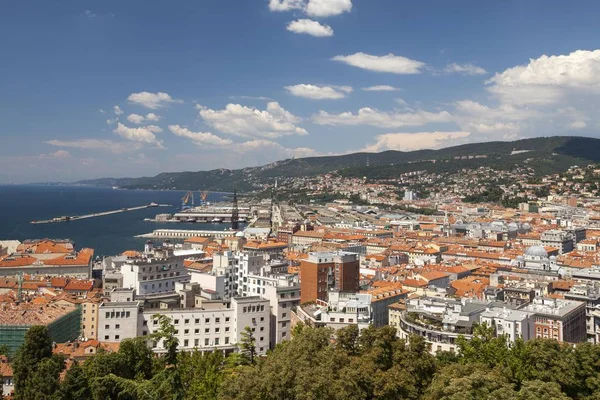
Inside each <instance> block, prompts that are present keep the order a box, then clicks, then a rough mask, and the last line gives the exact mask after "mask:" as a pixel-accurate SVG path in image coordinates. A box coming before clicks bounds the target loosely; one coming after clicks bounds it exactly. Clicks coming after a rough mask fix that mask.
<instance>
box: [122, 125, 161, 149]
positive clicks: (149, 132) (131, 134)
mask: <svg viewBox="0 0 600 400" xmlns="http://www.w3.org/2000/svg"><path fill="white" fill-rule="evenodd" d="M113 132H114V133H116V134H117V135H119V136H121V137H122V138H124V139H127V140H130V141H132V142H140V143H149V144H154V145H156V147H162V143H161V142H160V141H158V140H157V139H156V136H155V135H154V134H155V133H159V132H162V129H161V128H159V127H158V126H154V125H149V126H140V127H138V128H130V127H127V126H125V125H123V124H122V123H120V122H119V123H118V124H117V127H116V128H115V129H114V130H113Z"/></svg>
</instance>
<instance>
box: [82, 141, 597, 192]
mask: <svg viewBox="0 0 600 400" xmlns="http://www.w3.org/2000/svg"><path fill="white" fill-rule="evenodd" d="M367 161H368V165H369V166H368V167H367ZM594 162H600V139H595V138H588V137H577V136H553V137H541V138H533V139H522V140H517V141H512V142H484V143H471V144H465V145H461V146H454V147H448V148H444V149H439V150H417V151H409V152H403V151H384V152H381V153H352V154H346V155H341V156H326V157H307V158H295V159H287V160H282V161H277V162H275V163H272V164H268V165H265V166H261V167H252V168H243V169H237V170H229V169H215V170H210V171H198V172H190V171H186V172H171V173H162V174H159V175H156V176H153V177H143V178H104V179H96V180H86V181H80V182H77V183H79V184H87V185H97V186H118V187H121V188H126V189H163V190H169V189H182V190H192V189H193V190H198V189H200V190H205V189H206V190H225V191H229V190H232V189H233V188H237V189H238V190H243V191H250V190H257V189H258V190H259V189H260V188H261V187H263V185H265V184H269V183H273V181H274V180H275V178H290V177H302V176H315V175H319V174H325V173H329V172H333V171H338V172H339V173H340V174H342V175H344V176H366V177H369V178H390V177H394V176H397V175H398V174H399V173H405V172H410V171H417V170H427V171H431V172H455V171H458V170H460V169H463V168H467V169H470V168H478V167H480V166H490V167H494V168H498V169H511V168H513V167H514V166H529V167H532V168H534V169H535V171H536V172H537V173H539V174H548V173H556V172H562V171H564V170H565V169H566V168H568V167H569V166H571V165H575V164H577V165H587V164H590V163H594Z"/></svg>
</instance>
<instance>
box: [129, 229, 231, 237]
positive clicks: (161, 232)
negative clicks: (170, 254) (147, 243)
mask: <svg viewBox="0 0 600 400" xmlns="http://www.w3.org/2000/svg"><path fill="white" fill-rule="evenodd" d="M235 233H236V232H235V231H230V230H223V231H201V230H194V229H156V230H154V231H153V232H151V233H145V234H143V235H137V236H136V237H138V238H148V239H188V238H191V237H197V236H202V237H213V238H221V237H226V236H233V235H235Z"/></svg>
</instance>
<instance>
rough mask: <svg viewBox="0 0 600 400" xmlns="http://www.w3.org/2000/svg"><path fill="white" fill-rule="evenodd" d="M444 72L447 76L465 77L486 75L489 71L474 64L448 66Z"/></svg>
mask: <svg viewBox="0 0 600 400" xmlns="http://www.w3.org/2000/svg"><path fill="white" fill-rule="evenodd" d="M444 72H445V73H447V74H463V75H485V74H487V71H486V70H485V69H483V68H481V67H478V66H477V65H473V64H457V63H452V64H448V65H446V68H444Z"/></svg>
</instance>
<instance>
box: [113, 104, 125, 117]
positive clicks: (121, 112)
mask: <svg viewBox="0 0 600 400" xmlns="http://www.w3.org/2000/svg"><path fill="white" fill-rule="evenodd" d="M113 111H114V112H115V114H116V115H121V114H123V110H121V107H119V106H114V107H113Z"/></svg>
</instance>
